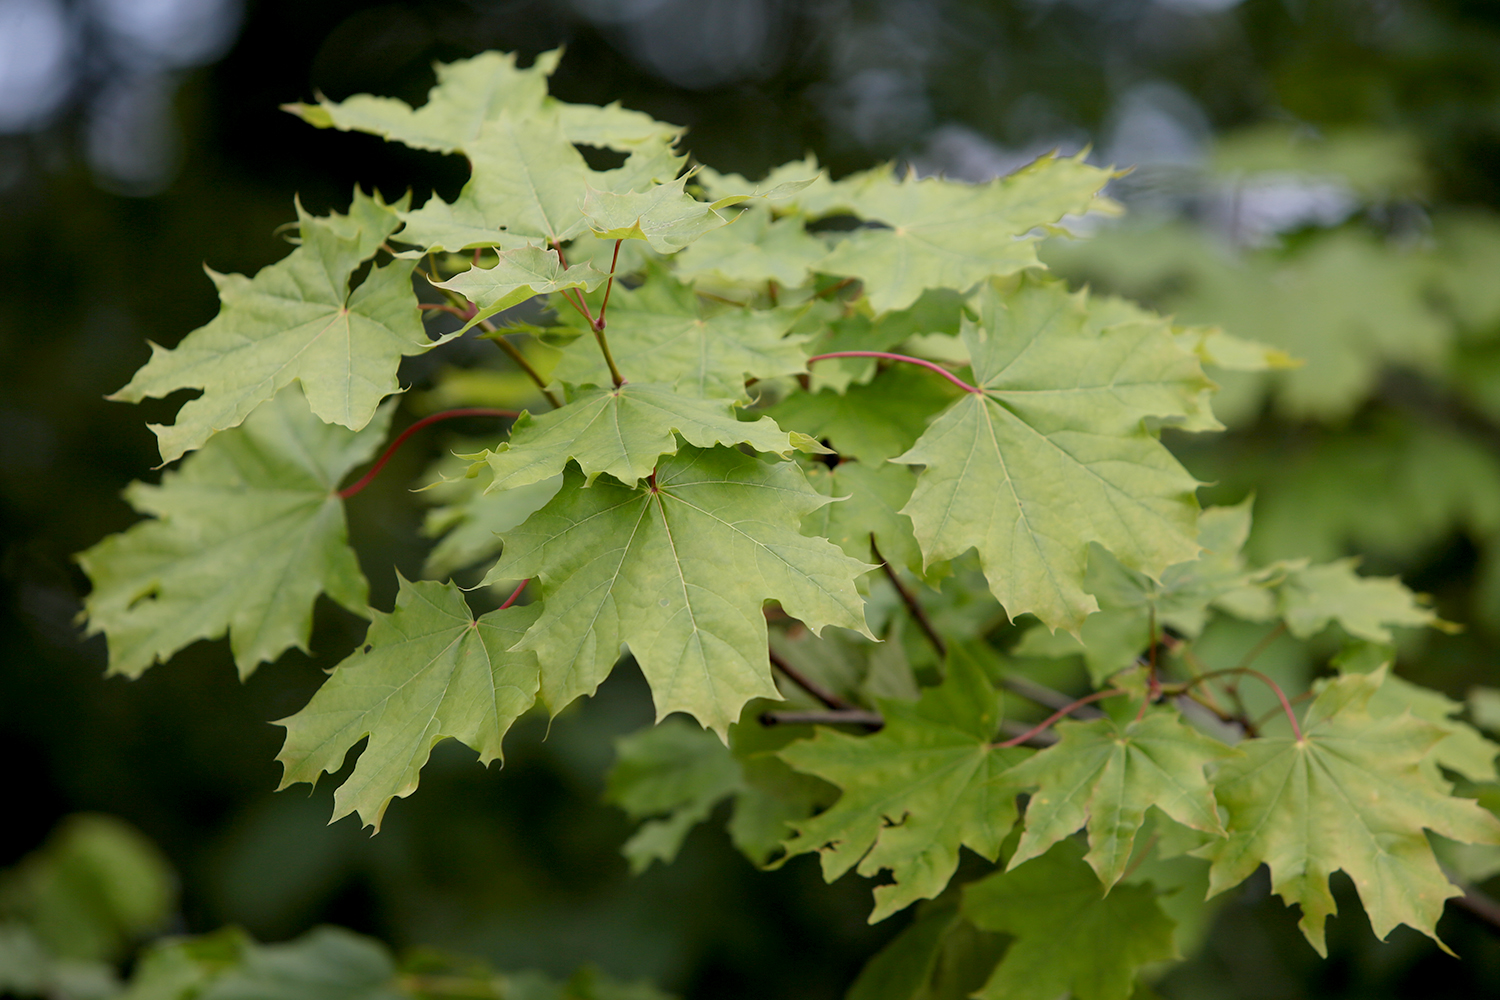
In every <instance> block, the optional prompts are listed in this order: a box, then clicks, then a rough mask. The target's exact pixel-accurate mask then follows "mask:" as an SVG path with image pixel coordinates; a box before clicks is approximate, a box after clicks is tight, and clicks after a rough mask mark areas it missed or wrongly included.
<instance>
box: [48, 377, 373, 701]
mask: <svg viewBox="0 0 1500 1000" xmlns="http://www.w3.org/2000/svg"><path fill="white" fill-rule="evenodd" d="M389 423H390V411H389V410H385V411H382V413H381V415H379V416H378V417H377V418H376V419H375V420H373V421H372V422H371V423H370V425H369V426H368V427H366V428H365V429H364V430H363V431H360V432H358V433H355V432H353V431H349V430H346V429H344V428H342V427H338V426H333V425H329V424H325V423H323V422H322V421H320V420H318V419H317V418H316V417H314V416H313V415H312V413H311V412H309V410H308V407H307V402H306V401H305V400H304V399H303V398H302V394H301V393H300V392H298V391H297V390H296V389H288V390H286V391H284V392H282V393H281V394H280V395H278V396H277V397H276V398H275V399H273V400H272V401H271V402H270V403H267V404H266V405H264V406H262V407H261V408H260V409H258V410H256V411H255V412H254V413H252V414H251V415H250V417H249V419H247V420H246V421H245V423H244V424H243V425H242V426H241V427H239V428H237V429H235V430H232V431H226V432H225V433H223V434H220V435H217V436H215V437H214V438H213V439H212V440H210V441H209V442H208V443H207V444H206V445H204V447H203V448H202V450H200V451H198V452H196V453H195V454H193V455H192V456H190V457H189V458H188V459H187V461H185V462H183V464H182V467H181V468H180V469H177V470H175V471H169V472H167V473H166V474H165V475H163V477H162V482H161V485H159V486H152V485H148V484H146V483H133V484H132V485H131V486H130V488H129V489H127V490H126V492H125V496H126V499H128V500H129V501H130V504H131V506H133V507H134V508H135V509H136V510H137V511H139V512H140V513H142V514H148V515H152V516H153V517H154V518H155V519H154V520H150V521H144V522H142V523H140V524H137V525H135V526H134V527H132V528H130V529H128V530H127V531H124V532H121V533H120V534H118V535H111V536H110V537H109V538H106V539H104V540H103V541H102V542H100V543H99V544H97V545H95V546H94V547H93V548H91V549H89V550H88V551H87V552H83V553H80V554H79V556H78V561H79V563H81V564H82V566H83V569H84V572H86V573H87V574H88V575H89V579H90V580H92V581H93V584H94V590H93V593H91V594H90V595H89V596H88V597H87V598H85V600H84V610H85V611H86V612H87V614H88V620H89V626H88V628H89V633H90V634H95V633H99V632H103V633H104V634H105V636H106V637H107V638H108V640H109V672H110V673H112V674H124V675H126V676H127V677H138V676H140V675H141V674H142V673H143V672H145V670H146V669H147V668H149V667H150V666H151V665H152V664H153V663H157V662H162V663H164V662H166V661H167V660H168V659H170V658H171V657H172V655H173V654H174V653H176V652H177V651H178V650H179V649H182V648H183V647H185V646H187V645H189V644H190V643H192V642H195V641H197V640H198V639H214V638H218V637H219V636H221V635H223V634H224V633H225V632H226V631H228V632H229V640H230V648H231V649H232V650H233V651H234V660H235V664H236V666H237V667H238V668H239V672H240V676H241V677H247V676H249V674H250V673H251V672H252V671H253V670H254V669H255V667H256V665H257V664H259V663H262V662H268V661H271V660H274V659H276V658H277V657H278V656H280V655H281V653H282V652H283V651H285V650H286V649H287V648H288V647H290V646H296V647H297V648H298V649H302V650H306V649H307V638H308V635H309V632H310V631H311V628H312V609H313V602H314V601H315V600H316V599H317V596H318V594H320V593H325V592H326V593H327V594H328V596H329V597H331V598H333V599H334V600H335V601H337V602H338V603H339V604H341V605H343V606H344V607H346V608H348V609H349V610H350V611H353V612H354V613H356V614H361V615H362V614H364V613H365V602H366V584H365V578H364V576H363V575H362V574H361V573H360V571H359V563H358V561H357V560H356V559H355V557H354V551H353V550H352V549H350V548H349V545H348V542H347V538H348V529H347V527H346V526H345V523H344V506H343V502H342V501H341V500H340V499H339V498H338V497H337V496H336V495H335V494H334V491H335V490H336V489H337V488H338V482H339V480H340V479H341V478H342V477H343V476H344V475H345V474H346V473H347V472H348V471H349V470H350V469H352V468H354V467H355V466H356V465H358V464H360V463H361V462H363V461H365V460H366V459H367V458H369V457H370V455H371V454H372V453H373V452H374V450H375V449H376V448H377V447H379V445H380V442H381V440H382V439H383V438H384V436H385V432H386V428H387V426H388V425H389Z"/></svg>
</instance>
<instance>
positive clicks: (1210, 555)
mask: <svg viewBox="0 0 1500 1000" xmlns="http://www.w3.org/2000/svg"><path fill="white" fill-rule="evenodd" d="M1250 504H1251V501H1250V500H1248V499H1247V500H1245V501H1243V502H1241V503H1239V504H1237V505H1235V506H1233V507H1211V508H1209V509H1208V510H1205V511H1204V512H1203V514H1202V516H1200V517H1199V518H1198V544H1199V545H1201V546H1202V547H1203V551H1202V552H1200V553H1199V555H1198V558H1196V559H1193V560H1190V561H1188V562H1182V563H1174V564H1173V565H1171V566H1168V567H1167V568H1166V569H1165V570H1164V571H1162V574H1161V580H1160V581H1159V582H1158V581H1156V580H1152V579H1151V578H1150V577H1148V576H1146V575H1145V574H1144V573H1138V572H1136V571H1135V570H1132V569H1128V568H1127V567H1125V566H1122V565H1121V564H1120V561H1119V560H1118V559H1116V558H1115V557H1114V556H1112V555H1110V554H1109V553H1108V552H1106V551H1105V550H1104V549H1102V548H1100V547H1099V546H1098V545H1093V546H1091V547H1090V549H1089V563H1088V571H1087V573H1086V574H1085V576H1084V589H1085V590H1087V591H1088V592H1089V593H1091V594H1093V595H1094V597H1095V598H1097V599H1098V601H1099V607H1100V610H1099V611H1098V612H1096V613H1094V614H1092V615H1089V616H1088V618H1086V619H1084V622H1083V627H1082V628H1081V629H1079V635H1078V638H1076V639H1075V638H1074V637H1072V636H1069V635H1066V634H1064V633H1057V634H1055V635H1049V634H1048V633H1047V630H1046V629H1044V628H1034V629H1031V630H1030V631H1028V632H1027V633H1026V635H1025V636H1023V637H1022V639H1021V643H1020V645H1018V646H1017V647H1016V650H1015V652H1016V654H1017V655H1018V656H1047V657H1054V656H1069V655H1076V654H1078V653H1082V654H1083V656H1084V662H1085V664H1086V665H1087V666H1088V670H1089V677H1090V679H1091V680H1092V681H1093V682H1094V684H1095V685H1096V686H1099V685H1103V684H1104V683H1105V681H1107V680H1108V679H1109V678H1110V677H1111V676H1113V675H1114V674H1116V673H1118V672H1119V671H1121V670H1124V669H1126V668H1127V667H1129V666H1131V665H1132V664H1134V663H1135V662H1136V657H1138V656H1139V655H1140V654H1141V653H1142V652H1143V651H1144V650H1145V649H1146V648H1147V647H1148V646H1149V645H1150V644H1151V629H1152V627H1153V625H1154V626H1155V627H1157V628H1160V627H1161V626H1163V625H1166V626H1170V627H1171V628H1173V629H1174V630H1176V631H1177V632H1179V633H1181V634H1183V635H1186V636H1189V637H1193V638H1196V637H1197V636H1198V635H1199V634H1200V633H1202V631H1203V628H1204V626H1205V625H1206V624H1207V622H1208V616H1209V614H1210V612H1211V609H1213V608H1219V609H1221V610H1224V611H1228V612H1229V613H1231V614H1233V615H1235V616H1236V617H1238V618H1242V619H1245V620H1248V621H1266V620H1268V619H1271V618H1274V617H1275V614H1276V603H1275V602H1276V598H1275V595H1274V593H1273V592H1272V590H1271V589H1270V588H1271V586H1272V585H1274V584H1275V583H1279V582H1280V579H1281V578H1282V577H1284V576H1285V568H1284V567H1282V566H1271V567H1267V568H1264V569H1258V570H1250V569H1247V568H1246V566H1245V559H1244V557H1243V556H1242V555H1241V549H1242V548H1243V547H1244V544H1245V539H1246V538H1247V537H1248V536H1249V533H1250Z"/></svg>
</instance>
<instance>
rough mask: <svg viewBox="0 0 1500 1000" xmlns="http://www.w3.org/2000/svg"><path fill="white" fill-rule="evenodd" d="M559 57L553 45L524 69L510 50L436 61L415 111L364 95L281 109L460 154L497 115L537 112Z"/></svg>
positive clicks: (313, 121) (323, 124)
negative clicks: (424, 100)
mask: <svg viewBox="0 0 1500 1000" xmlns="http://www.w3.org/2000/svg"><path fill="white" fill-rule="evenodd" d="M561 56H562V52H561V51H560V50H556V49H554V50H553V51H551V52H543V53H541V54H540V55H538V56H537V57H536V61H535V62H533V63H532V65H531V66H530V67H529V68H527V69H518V68H517V67H516V57H515V54H514V53H508V52H483V53H481V54H479V55H477V56H475V57H474V58H472V59H460V60H458V61H457V62H451V63H435V64H434V65H433V69H434V70H435V71H436V73H437V84H436V85H435V86H433V88H432V89H431V90H430V91H428V93H427V103H425V104H423V105H422V106H421V107H420V108H417V109H415V110H413V109H412V107H411V105H409V104H407V103H406V102H405V101H403V100H400V99H398V98H394V97H372V96H371V95H369V94H356V95H354V96H353V97H351V98H349V99H348V100H347V101H330V100H328V99H327V98H321V97H320V98H319V99H318V103H317V104H287V105H283V107H284V108H285V110H287V111H290V112H291V113H292V114H294V115H297V116H298V117H299V118H301V119H302V120H303V121H305V122H307V123H308V124H309V125H313V126H316V127H317V128H336V129H338V130H340V131H342V132H351V131H352V132H370V133H373V134H375V135H378V136H383V137H384V138H386V139H389V140H391V141H393V142H400V143H403V144H405V145H407V146H411V147H412V148H414V149H430V150H433V151H435V152H439V153H454V152H461V151H463V150H464V149H466V148H467V146H468V145H469V144H470V143H471V142H473V141H474V140H475V139H477V138H478V137H479V133H480V131H481V130H482V129H483V128H484V126H485V124H486V123H488V122H490V121H493V120H494V119H496V118H498V117H500V115H501V114H510V115H512V116H514V117H518V118H519V117H525V116H528V115H532V116H534V115H536V113H537V112H539V111H540V110H541V108H542V105H543V102H544V101H545V100H546V98H547V77H549V76H551V75H552V72H553V70H555V69H556V68H557V61H558V59H559V58H560V57H561Z"/></svg>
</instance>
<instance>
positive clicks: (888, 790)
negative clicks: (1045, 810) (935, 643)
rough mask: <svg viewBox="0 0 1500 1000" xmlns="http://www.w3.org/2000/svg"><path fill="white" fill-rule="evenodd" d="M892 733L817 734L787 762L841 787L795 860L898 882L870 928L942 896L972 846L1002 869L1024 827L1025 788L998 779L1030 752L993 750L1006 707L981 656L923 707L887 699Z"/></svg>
mask: <svg viewBox="0 0 1500 1000" xmlns="http://www.w3.org/2000/svg"><path fill="white" fill-rule="evenodd" d="M879 704H880V711H881V714H882V715H883V716H884V718H885V727H884V728H883V729H881V731H880V732H878V733H876V734H875V735H873V736H865V737H857V736H849V735H846V734H844V733H839V732H835V731H833V730H827V729H823V730H819V732H818V735H817V736H816V737H815V738H813V739H812V740H808V741H804V742H800V743H794V744H792V745H791V746H789V747H787V748H786V749H785V750H783V751H781V754H780V756H781V758H782V759H783V760H785V761H786V762H787V763H789V764H791V765H792V766H793V767H795V768H796V769H797V770H799V771H804V772H806V773H808V774H813V775H816V776H818V777H820V778H822V779H823V780H825V781H828V782H831V783H832V784H834V785H837V786H838V787H839V788H840V789H842V790H843V794H842V795H841V796H840V797H839V800H838V801H837V802H836V803H834V805H833V806H832V807H831V808H829V809H827V810H825V811H824V812H822V813H819V814H818V815H817V816H814V817H813V818H811V819H808V820H806V821H804V822H802V823H797V824H795V827H796V831H797V833H796V836H795V837H793V838H791V839H790V840H788V841H787V851H788V852H789V853H790V854H802V853H806V852H809V851H817V852H819V858H820V860H821V862H822V865H823V877H824V878H825V879H827V880H828V881H830V882H831V881H833V880H834V879H836V878H838V877H839V876H840V875H842V874H844V873H845V872H847V871H848V870H849V869H850V868H854V867H856V866H858V871H859V873H860V874H861V875H875V874H877V873H878V872H880V871H881V870H882V869H890V872H891V875H892V877H893V878H894V879H895V883H894V884H891V885H882V886H878V887H876V889H875V909H874V912H873V913H871V915H870V920H871V921H872V922H873V921H876V920H881V919H884V918H885V917H887V916H889V915H890V914H892V913H895V912H896V911H897V910H900V909H902V908H903V907H905V906H908V905H910V904H911V903H913V902H915V901H916V900H918V899H924V898H931V897H933V896H936V895H937V894H938V893H940V892H942V891H943V888H944V887H945V886H947V884H948V880H949V879H950V878H951V877H952V876H953V872H954V871H955V870H956V869H957V867H958V849H959V847H960V846H965V847H968V848H969V849H970V850H972V851H974V852H975V853H976V854H979V855H981V856H982V857H985V858H988V859H989V860H991V861H993V860H994V859H995V858H996V857H998V856H999V853H1000V845H1001V842H1002V841H1003V840H1004V839H1005V836H1006V834H1008V833H1009V832H1010V829H1011V826H1012V825H1013V824H1014V823H1015V819H1016V807H1015V789H1014V788H1006V787H1004V786H1003V785H1001V784H999V783H997V782H996V781H995V780H994V779H995V778H996V777H997V776H998V775H999V774H1000V773H1001V772H1002V771H1004V770H1005V769H1006V768H1007V767H1009V766H1011V765H1012V764H1014V763H1016V762H1017V761H1019V760H1021V759H1022V758H1023V757H1025V756H1026V754H1027V753H1028V751H1026V750H1020V749H1008V750H1002V749H997V748H995V747H993V746H992V745H991V741H992V740H993V739H994V736H995V730H996V727H997V726H998V724H999V700H998V696H997V694H996V693H995V689H994V688H993V687H992V686H991V685H990V681H989V679H988V678H987V677H986V676H985V675H984V672H983V670H982V669H981V668H980V666H979V664H978V663H976V662H975V661H974V660H973V659H972V658H971V657H969V656H967V655H964V654H963V653H961V652H960V653H959V654H958V655H955V656H953V657H951V658H950V660H949V662H948V677H947V679H946V680H945V681H944V682H943V684H942V685H940V686H938V687H935V688H929V689H927V690H926V691H925V692H923V694H922V697H921V699H920V700H919V701H917V702H916V703H915V704H911V703H908V702H900V701H881V702H880V703H879Z"/></svg>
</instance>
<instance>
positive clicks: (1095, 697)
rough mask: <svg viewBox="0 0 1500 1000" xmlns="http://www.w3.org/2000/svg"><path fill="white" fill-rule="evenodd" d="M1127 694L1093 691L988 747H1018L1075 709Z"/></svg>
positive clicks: (1124, 692)
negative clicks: (1015, 734)
mask: <svg viewBox="0 0 1500 1000" xmlns="http://www.w3.org/2000/svg"><path fill="white" fill-rule="evenodd" d="M1129 693H1130V692H1129V691H1095V692H1094V693H1093V694H1089V695H1084V696H1083V697H1082V698H1079V699H1078V700H1077V701H1075V702H1073V703H1072V704H1071V705H1064V706H1063V707H1062V708H1059V709H1058V710H1057V711H1055V712H1053V713H1052V714H1051V715H1049V716H1047V718H1046V720H1045V721H1043V722H1040V723H1038V724H1036V725H1035V726H1032V727H1031V728H1030V729H1028V730H1026V731H1025V732H1024V733H1022V734H1021V735H1019V736H1014V737H1012V738H1010V739H1008V740H1005V741H1004V742H1002V743H992V744H990V745H991V746H993V747H999V748H1002V749H1003V748H1005V747H1016V746H1020V745H1021V744H1022V743H1025V742H1026V741H1027V740H1030V739H1034V738H1035V737H1036V735H1037V734H1038V733H1040V732H1043V731H1044V730H1046V729H1049V728H1051V726H1052V724H1053V723H1054V722H1056V721H1058V720H1059V719H1061V718H1062V717H1063V716H1065V715H1067V714H1068V713H1069V712H1071V711H1073V710H1074V709H1075V708H1078V707H1080V706H1082V705H1089V704H1092V703H1093V702H1096V701H1101V700H1103V699H1105V698H1118V697H1119V696H1120V695H1122V694H1129Z"/></svg>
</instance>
